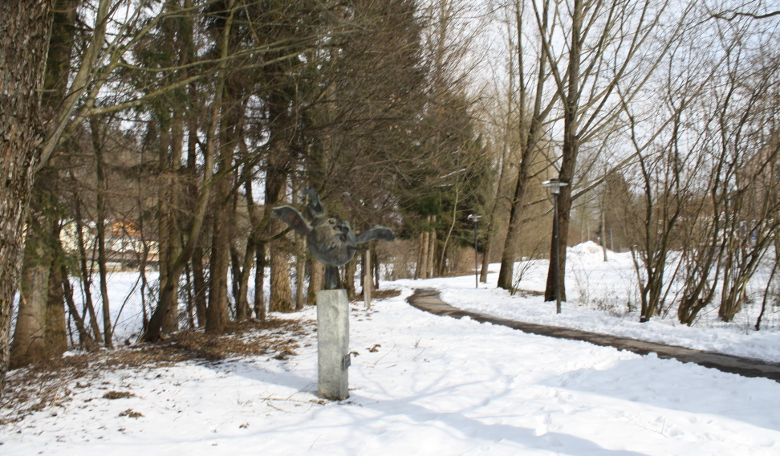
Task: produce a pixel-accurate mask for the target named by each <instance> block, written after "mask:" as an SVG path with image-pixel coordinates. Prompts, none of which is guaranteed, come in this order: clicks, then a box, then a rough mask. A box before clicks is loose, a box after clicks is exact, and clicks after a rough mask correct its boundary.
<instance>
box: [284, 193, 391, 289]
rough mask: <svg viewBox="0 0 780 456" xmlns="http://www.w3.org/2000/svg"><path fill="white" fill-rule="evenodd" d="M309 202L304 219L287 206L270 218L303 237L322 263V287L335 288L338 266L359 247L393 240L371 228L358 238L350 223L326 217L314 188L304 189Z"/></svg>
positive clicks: (385, 230)
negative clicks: (323, 273) (323, 277)
mask: <svg viewBox="0 0 780 456" xmlns="http://www.w3.org/2000/svg"><path fill="white" fill-rule="evenodd" d="M303 193H304V194H305V195H306V196H308V198H309V202H308V204H307V205H306V216H307V217H304V216H303V214H301V213H300V212H299V211H298V210H297V209H295V208H293V207H290V206H280V207H275V208H273V209H272V210H271V217H273V218H275V219H279V220H281V221H283V222H285V223H286V224H288V225H289V226H290V227H292V228H293V230H295V232H296V233H298V234H300V235H302V236H306V240H307V241H308V245H309V250H310V251H311V253H312V256H313V257H314V258H315V259H317V260H318V261H319V262H321V263H323V264H325V266H326V269H325V288H326V289H335V288H336V286H337V284H336V282H337V281H338V267H339V266H343V265H345V264H347V263H348V262H349V260H351V259H352V257H354V256H355V252H357V251H358V250H360V247H358V245H359V244H364V243H366V242H369V241H373V240H375V239H379V240H382V241H393V240H394V239H395V236H394V235H393V232H392V231H390V229H389V228H386V227H384V226H375V227H372V228H370V229H368V230H366V231H364V232H362V233H360V234H358V235H355V232H354V231H353V230H352V227H351V226H350V224H349V222H347V221H346V220H343V219H339V218H335V217H328V215H327V214H326V212H325V208H324V207H323V206H322V202H321V201H320V198H319V196H318V195H317V192H316V191H315V190H314V189H311V188H310V189H307V190H304V191H303Z"/></svg>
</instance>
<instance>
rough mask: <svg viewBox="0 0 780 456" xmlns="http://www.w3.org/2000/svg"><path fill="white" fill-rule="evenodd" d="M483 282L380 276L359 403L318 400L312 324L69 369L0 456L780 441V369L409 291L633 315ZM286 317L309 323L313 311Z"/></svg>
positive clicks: (739, 447) (361, 317)
mask: <svg viewBox="0 0 780 456" xmlns="http://www.w3.org/2000/svg"><path fill="white" fill-rule="evenodd" d="M594 274H595V272H594ZM530 277H531V276H529V278H530ZM473 286H474V280H473V276H472V277H461V278H454V279H441V280H439V279H436V280H428V281H415V282H409V281H399V282H394V283H389V284H385V286H384V288H391V287H392V288H398V289H400V290H401V295H400V296H398V297H395V298H391V299H387V300H383V301H375V302H374V306H373V310H371V311H366V310H364V309H363V306H362V303H357V304H353V305H352V316H351V321H350V325H351V329H350V333H351V343H350V347H351V350H353V351H354V352H355V353H356V355H357V356H355V357H354V359H353V364H352V367H350V370H349V375H350V395H351V396H350V398H349V399H348V400H346V401H343V402H324V401H321V400H319V399H318V398H317V396H316V390H317V385H316V378H317V372H316V366H317V360H316V344H315V340H314V336H313V335H311V334H310V335H307V336H304V337H303V340H301V341H300V346H299V347H298V348H297V349H296V350H295V351H296V352H297V355H295V356H291V357H289V358H287V359H276V358H274V357H272V356H267V355H264V356H253V357H240V358H235V359H229V360H223V361H218V362H213V361H212V362H209V361H198V362H196V361H188V362H181V363H176V364H172V365H166V366H149V367H145V368H141V369H126V368H119V369H113V370H111V369H109V370H105V371H101V372H99V373H98V376H97V378H96V379H92V380H90V382H89V384H87V382H86V381H83V380H82V381H79V380H73V381H71V382H70V383H69V384H67V385H64V388H65V391H66V392H67V393H68V394H69V395H68V396H67V398H66V400H63V401H61V404H60V405H59V406H57V407H50V408H44V409H42V410H39V411H36V412H34V413H32V414H30V415H28V416H27V417H26V418H24V419H23V420H21V421H16V422H13V423H9V424H7V425H5V426H3V427H2V428H0V442H1V443H2V445H0V454H3V455H5V456H11V455H36V454H46V455H72V454H78V455H79V456H91V455H95V456H105V455H107V454H110V455H112V456H121V455H132V456H137V455H138V454H155V455H181V454H186V455H188V456H198V455H230V456H237V455H258V454H261V455H298V454H314V455H329V456H330V455H371V456H385V455H388V456H389V455H399V454H402V455H488V454H489V455H491V456H500V455H556V454H566V455H621V456H633V455H659V456H669V455H686V456H687V455H694V454H695V455H718V456H727V455H734V456H742V455H746V454H749V455H752V456H759V455H777V454H780V384H778V383H776V382H774V381H771V380H767V379H761V378H744V377H740V376H738V375H734V374H727V373H723V372H720V371H717V370H713V369H707V368H704V367H700V366H697V365H693V364H682V363H680V362H678V361H674V360H662V359H659V358H658V357H656V356H654V355H648V356H640V355H636V354H633V353H629V352H624V351H618V350H615V349H612V348H607V347H598V346H595V345H592V344H588V343H584V342H576V341H566V340H558V339H552V338H548V337H542V336H535V335H529V334H525V333H522V332H520V331H514V330H511V329H508V328H505V327H501V326H494V325H490V324H479V323H477V322H475V321H472V320H470V319H467V318H466V319H463V320H456V319H452V318H444V317H436V316H434V315H430V314H427V313H424V312H422V311H419V310H417V309H414V308H412V307H411V306H409V305H408V304H407V303H406V302H405V298H406V297H407V296H409V295H410V294H411V293H412V291H413V290H412V288H416V287H437V288H439V289H441V290H442V291H443V297H444V299H445V300H448V301H449V302H451V303H453V304H455V305H459V306H463V307H467V306H468V307H472V308H478V307H479V306H495V309H494V311H495V312H498V311H499V308H503V307H508V306H517V307H522V308H523V309H525V311H523V312H520V313H522V314H524V315H526V316H527V314H529V313H532V312H530V309H531V308H538V310H537V311H536V313H535V314H534V315H535V316H533V318H539V319H547V320H549V322H551V323H554V324H559V325H560V324H561V322H562V321H563V319H567V320H566V321H577V322H578V323H577V325H578V327H580V326H579V325H586V324H587V325H604V326H609V325H618V326H626V327H628V328H630V327H631V326H632V325H631V324H629V323H630V320H628V319H615V320H614V322H613V323H609V322H610V321H613V320H609V319H603V318H601V317H599V318H596V317H585V316H584V315H588V314H593V312H592V311H590V312H586V311H585V310H583V309H582V308H579V309H578V307H577V306H576V305H574V304H567V305H565V306H564V313H563V314H562V315H561V316H555V314H554V309H552V310H551V311H550V310H549V309H548V308H550V307H551V306H550V305H549V303H548V304H544V303H542V299H541V298H540V297H535V298H521V297H509V296H507V295H505V294H503V293H501V292H498V291H496V290H494V289H493V288H492V287H491V288H483V289H480V290H474V289H471V288H470V287H473ZM483 286H484V285H483ZM572 291H573V290H570V293H571V292H572ZM594 293H595V288H594ZM502 303H503V304H502ZM553 307H554V306H553ZM479 308H480V309H481V310H482V311H484V310H487V308H484V307H479ZM580 312H581V313H582V316H581V317H580V318H578V317H577V315H579V313H580ZM128 315H129V314H128ZM286 318H294V319H298V320H301V321H304V322H310V321H313V320H314V318H315V312H314V309H311V308H307V309H306V310H305V311H303V312H302V313H300V314H297V315H294V316H291V317H286ZM583 322H590V323H583ZM647 327H649V326H647ZM664 327H668V328H671V329H668V331H670V334H671V333H675V332H680V331H682V333H683V334H684V335H683V336H679V337H678V339H685V340H689V341H691V340H693V339H696V337H690V334H692V333H690V332H689V331H691V330H690V328H687V327H681V326H679V325H676V326H675V325H671V324H670V323H667V322H663V321H661V322H659V323H658V329H657V330H654V331H656V332H660V331H661V328H664ZM597 328H598V326H595V327H586V328H584V329H591V330H594V329H597ZM627 331H639V330H631V329H627ZM641 331H642V332H643V333H644V331H645V330H644V329H642V330H641ZM711 331H712V332H717V333H719V334H720V333H724V334H728V335H719V336H715V339H721V338H724V340H725V339H727V338H731V337H733V338H734V339H733V340H735V341H736V340H737V339H738V337H737V336H740V335H741V334H740V333H739V331H735V330H731V329H730V328H728V327H724V328H709V327H708V328H707V332H711ZM611 332H614V331H611ZM770 334H771V333H770ZM775 334H776V333H775ZM754 335H755V334H753V335H750V336H749V337H753V336H754ZM759 335H760V333H759ZM745 337H748V336H745ZM767 337H768V336H767ZM669 338H671V336H669ZM678 339H674V340H667V338H666V336H663V337H662V340H663V341H670V342H674V341H675V340H678ZM11 375H14V373H12V374H11ZM107 392H114V393H115V394H113V395H112V396H111V397H118V398H117V399H109V398H108V397H107V396H108V395H107V394H106V393H107Z"/></svg>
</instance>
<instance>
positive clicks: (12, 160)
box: [0, 0, 53, 394]
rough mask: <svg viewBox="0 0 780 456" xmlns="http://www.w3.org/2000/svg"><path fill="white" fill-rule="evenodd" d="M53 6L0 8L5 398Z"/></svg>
mask: <svg viewBox="0 0 780 456" xmlns="http://www.w3.org/2000/svg"><path fill="white" fill-rule="evenodd" d="M52 3H53V2H52V0H42V1H37V2H25V1H19V0H11V1H4V2H0V37H2V38H1V39H2V41H3V43H2V46H0V62H2V65H0V93H2V94H3V96H2V97H0V150H2V151H3V160H2V161H0V175H2V176H3V179H0V239H2V242H0V277H2V278H3V280H2V281H0V394H2V391H3V386H4V384H5V373H6V372H7V370H8V363H9V355H10V330H11V326H10V325H11V314H12V312H13V302H14V295H15V294H16V291H17V285H18V281H19V274H20V268H21V263H22V257H23V245H22V243H23V233H24V223H25V222H26V221H27V211H28V204H29V201H30V189H31V188H32V184H33V177H34V172H35V169H36V167H37V166H38V164H39V160H40V156H41V145H42V143H43V135H44V130H43V125H42V123H41V118H40V115H39V114H40V99H41V97H40V94H41V92H40V89H42V88H43V75H44V70H45V65H46V55H47V52H46V51H47V48H48V45H49V34H50V32H51V19H52V18H51V14H50V12H51V6H52Z"/></svg>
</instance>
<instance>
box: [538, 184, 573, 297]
mask: <svg viewBox="0 0 780 456" xmlns="http://www.w3.org/2000/svg"><path fill="white" fill-rule="evenodd" d="M542 185H543V186H545V187H547V188H549V189H550V193H552V195H553V200H554V202H555V203H554V206H555V216H554V218H553V245H555V248H554V249H553V250H555V260H554V261H555V313H561V259H560V257H561V255H560V251H561V249H560V245H559V241H558V239H559V238H558V195H560V194H561V187H565V186H567V185H569V184H567V183H566V182H561V181H560V180H558V179H550V180H548V181H544V182H542Z"/></svg>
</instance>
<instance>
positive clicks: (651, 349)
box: [407, 288, 780, 382]
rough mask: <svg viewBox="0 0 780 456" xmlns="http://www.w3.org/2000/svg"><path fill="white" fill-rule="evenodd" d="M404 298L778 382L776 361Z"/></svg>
mask: <svg viewBox="0 0 780 456" xmlns="http://www.w3.org/2000/svg"><path fill="white" fill-rule="evenodd" d="M407 301H408V302H409V304H411V305H412V306H414V307H416V308H418V309H420V310H424V311H426V312H430V313H432V314H435V315H441V316H447V317H453V318H458V319H460V318H463V317H469V318H471V319H472V320H476V321H478V322H480V323H492V324H494V325H502V326H507V327H509V328H513V329H519V330H520V331H523V332H526V333H531V334H538V335H542V336H549V337H557V338H559V339H572V340H581V341H585V342H590V343H592V344H595V345H601V346H605V347H615V348H617V349H619V350H628V351H631V352H634V353H638V354H640V355H646V354H648V353H655V354H657V355H658V357H659V358H665V359H669V358H674V359H676V360H678V361H681V362H683V363H696V364H699V365H701V366H704V367H711V368H714V369H718V370H721V371H723V372H730V373H733V374H739V375H742V376H745V377H765V378H769V379H772V380H774V381H776V382H780V364H776V363H768V362H766V361H761V360H758V359H752V358H742V357H739V356H733V355H724V354H721V353H714V352H706V351H702V350H693V349H690V348H685V347H678V346H675V345H665V344H658V343H654V342H645V341H641V340H635V339H629V338H625V337H619V336H610V335H606V334H598V333H592V332H588V331H581V330H578V329H571V328H563V327H560V326H547V325H540V324H536V323H525V322H520V321H515V320H509V319H507V318H501V317H495V316H493V315H489V314H485V313H480V312H471V311H467V310H461V309H458V308H456V307H452V306H451V305H449V304H447V303H446V302H444V301H442V300H441V299H440V298H439V291H438V290H434V289H430V288H418V289H417V290H415V292H414V294H413V295H412V296H409V298H407Z"/></svg>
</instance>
